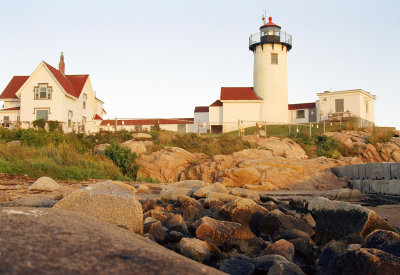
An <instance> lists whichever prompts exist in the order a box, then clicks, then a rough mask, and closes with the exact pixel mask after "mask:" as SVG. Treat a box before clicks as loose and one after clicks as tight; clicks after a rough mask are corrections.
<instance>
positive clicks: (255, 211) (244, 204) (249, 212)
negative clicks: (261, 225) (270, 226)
mask: <svg viewBox="0 0 400 275" xmlns="http://www.w3.org/2000/svg"><path fill="white" fill-rule="evenodd" d="M268 213H269V211H268V210H267V209H265V208H264V207H262V206H259V205H258V204H257V203H255V202H254V201H253V200H251V199H237V200H234V201H231V202H229V203H227V204H225V205H224V206H223V207H221V208H220V210H219V211H218V213H217V217H220V218H223V219H227V220H230V221H233V222H238V223H241V224H244V225H248V224H249V223H250V221H251V220H252V219H253V218H255V216H264V215H267V214H268Z"/></svg>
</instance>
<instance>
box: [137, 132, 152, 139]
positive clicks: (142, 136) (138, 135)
mask: <svg viewBox="0 0 400 275" xmlns="http://www.w3.org/2000/svg"><path fill="white" fill-rule="evenodd" d="M132 137H133V138H134V139H139V140H140V139H152V138H153V137H152V136H151V135H149V134H146V133H134V134H132Z"/></svg>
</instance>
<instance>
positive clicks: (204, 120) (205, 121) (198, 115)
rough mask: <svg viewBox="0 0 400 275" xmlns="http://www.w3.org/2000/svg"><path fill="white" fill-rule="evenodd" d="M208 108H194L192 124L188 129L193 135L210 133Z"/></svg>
mask: <svg viewBox="0 0 400 275" xmlns="http://www.w3.org/2000/svg"><path fill="white" fill-rule="evenodd" d="M208 113H209V107H208V106H197V107H195V108H194V121H193V122H194V123H193V126H192V127H191V128H190V132H194V133H208V132H210V124H209V116H208Z"/></svg>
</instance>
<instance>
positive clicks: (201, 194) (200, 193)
mask: <svg viewBox="0 0 400 275" xmlns="http://www.w3.org/2000/svg"><path fill="white" fill-rule="evenodd" d="M210 192H215V193H222V194H226V193H227V190H226V187H225V185H223V184H221V183H219V182H215V183H213V184H211V185H208V186H204V187H202V188H200V189H197V190H196V191H195V192H194V193H193V196H194V197H196V198H205V197H206V196H207V194H208V193H210Z"/></svg>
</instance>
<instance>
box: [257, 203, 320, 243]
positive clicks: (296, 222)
mask: <svg viewBox="0 0 400 275" xmlns="http://www.w3.org/2000/svg"><path fill="white" fill-rule="evenodd" d="M291 228H296V229H299V230H301V231H303V232H306V233H308V234H312V233H313V229H312V228H311V226H310V225H308V224H307V223H305V222H304V221H303V220H301V219H298V218H295V217H293V216H290V215H286V214H284V213H282V212H281V211H280V210H273V211H271V212H270V213H269V214H267V215H265V216H264V217H262V218H261V220H260V221H259V227H258V230H259V234H260V235H261V236H268V235H271V236H273V238H274V239H276V238H277V237H279V236H280V235H281V234H282V233H283V232H284V231H285V230H288V229H291Z"/></svg>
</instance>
